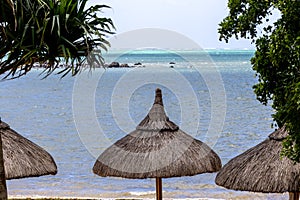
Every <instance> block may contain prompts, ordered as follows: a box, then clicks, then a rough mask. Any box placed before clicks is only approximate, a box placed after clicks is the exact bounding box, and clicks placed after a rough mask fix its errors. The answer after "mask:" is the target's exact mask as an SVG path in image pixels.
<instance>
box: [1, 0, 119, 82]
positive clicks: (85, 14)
mask: <svg viewBox="0 0 300 200" xmlns="http://www.w3.org/2000/svg"><path fill="white" fill-rule="evenodd" d="M87 1H88V0H34V1H32V0H0V13H1V14H0V30H1V32H0V75H1V74H5V78H16V77H19V76H22V75H25V74H26V73H27V72H29V71H30V70H31V69H32V67H33V66H34V65H36V64H37V63H38V64H39V65H41V66H43V67H45V71H44V72H45V73H46V76H47V75H49V74H51V73H52V72H53V71H54V70H55V69H56V68H58V67H59V65H60V64H62V63H63V64H64V65H65V66H66V67H65V68H63V69H62V70H61V71H60V73H62V75H63V76H64V75H66V74H67V73H69V72H71V73H72V75H76V74H77V73H78V72H79V71H80V69H81V68H82V67H83V66H84V65H85V64H87V65H89V66H94V65H102V64H103V58H102V56H101V49H102V50H103V49H104V50H106V49H107V47H108V46H109V43H108V41H107V40H106V36H107V35H109V34H112V33H113V32H112V30H113V29H114V26H113V22H112V20H111V19H110V18H105V17H99V16H98V15H99V13H100V12H101V10H102V9H103V8H109V7H108V6H106V5H95V6H91V7H89V8H87V9H86V8H85V7H86V3H87Z"/></svg>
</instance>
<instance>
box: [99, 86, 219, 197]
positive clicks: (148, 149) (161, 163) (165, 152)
mask: <svg viewBox="0 0 300 200" xmlns="http://www.w3.org/2000/svg"><path fill="white" fill-rule="evenodd" d="M220 168H221V160H220V158H219V157H218V155H217V154H216V153H215V152H214V151H213V150H212V149H211V148H210V147H208V146H207V145H206V144H205V143H203V142H201V141H199V140H196V139H194V138H193V137H191V136H190V135H188V134H186V133H185V132H183V131H182V130H180V129H179V127H178V126H177V125H176V124H174V123H173V122H172V121H170V120H169V118H168V117H167V116H166V113H165V111H164V106H163V101H162V95H161V90H160V89H157V90H156V96H155V101H154V104H153V106H152V108H151V110H150V111H149V113H148V115H147V116H146V117H145V119H144V120H143V121H141V122H140V124H139V125H138V126H137V128H136V130H135V131H133V132H131V133H130V134H128V135H126V136H125V137H123V138H122V139H120V140H119V141H117V142H116V143H115V144H113V145H112V146H110V147H109V148H108V149H106V150H105V151H104V152H103V153H102V154H101V155H100V156H99V158H98V159H97V161H96V163H95V165H94V167H93V172H94V173H95V174H98V175H100V176H104V177H105V176H114V177H124V178H133V179H144V178H156V197H157V199H162V185H161V184H162V182H161V178H169V177H179V176H192V175H195V174H201V173H206V172H216V171H218V170H219V169H220Z"/></svg>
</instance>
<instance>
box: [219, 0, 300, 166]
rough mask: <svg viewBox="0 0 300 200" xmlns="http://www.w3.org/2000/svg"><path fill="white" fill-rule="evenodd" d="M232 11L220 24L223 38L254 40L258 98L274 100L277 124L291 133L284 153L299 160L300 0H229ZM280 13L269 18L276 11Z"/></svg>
mask: <svg viewBox="0 0 300 200" xmlns="http://www.w3.org/2000/svg"><path fill="white" fill-rule="evenodd" d="M228 7H229V9H230V12H229V14H228V16H227V17H226V18H224V19H223V21H222V22H221V23H220V24H219V25H220V27H219V30H218V31H219V33H220V40H225V41H226V42H228V40H229V38H231V37H233V36H234V37H236V38H237V39H238V38H246V39H251V40H252V42H255V45H256V52H255V55H254V57H253V58H252V59H251V64H252V66H253V69H254V70H255V71H256V75H257V78H258V83H257V84H256V85H254V87H253V88H254V92H255V93H256V95H257V99H258V100H259V101H260V102H261V103H262V104H264V105H267V104H271V105H272V107H273V109H274V114H273V115H272V117H273V119H274V121H275V124H276V125H278V126H279V127H282V126H283V125H285V126H286V129H287V130H288V131H289V133H290V134H289V136H288V138H286V139H285V140H284V142H283V150H282V155H285V156H287V157H289V158H290V159H292V160H293V161H296V162H299V161H300V1H299V0H229V1H228ZM275 10H276V11H279V12H280V17H279V18H278V20H277V21H275V22H274V23H265V22H268V21H269V18H270V16H271V15H272V13H273V12H274V11H275Z"/></svg>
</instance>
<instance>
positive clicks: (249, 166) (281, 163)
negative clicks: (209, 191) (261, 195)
mask: <svg viewBox="0 0 300 200" xmlns="http://www.w3.org/2000/svg"><path fill="white" fill-rule="evenodd" d="M287 134H288V133H287V131H285V129H284V127H283V128H281V129H278V130H277V131H275V132H273V133H272V134H271V135H269V137H268V138H267V139H266V140H265V141H263V142H261V143H260V144H258V145H256V146H254V147H252V148H251V149H249V150H247V151H246V152H244V153H242V154H241V155H239V156H237V157H235V158H233V159H232V160H230V161H229V162H228V163H227V164H226V165H224V167H223V168H222V169H221V170H220V172H219V173H218V174H217V177H216V180H215V181H216V184H217V185H220V186H223V187H225V188H228V189H233V190H242V191H253V192H265V193H283V192H298V191H300V164H294V163H293V162H292V161H291V160H289V159H288V158H286V157H283V158H281V157H280V152H281V149H282V140H283V139H284V138H285V137H286V136H287Z"/></svg>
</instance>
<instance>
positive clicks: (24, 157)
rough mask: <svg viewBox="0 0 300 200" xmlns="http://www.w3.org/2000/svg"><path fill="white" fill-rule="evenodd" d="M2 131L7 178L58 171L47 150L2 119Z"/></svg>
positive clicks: (53, 173) (0, 128) (0, 127)
mask: <svg viewBox="0 0 300 200" xmlns="http://www.w3.org/2000/svg"><path fill="white" fill-rule="evenodd" d="M0 133H1V138H2V149H3V159H4V169H5V178H6V179H17V178H24V177H36V176H42V175H48V174H52V175H55V174H56V173H57V167H56V164H55V162H54V160H53V158H52V157H51V155H50V154H49V153H48V152H47V151H45V150H44V149H43V148H41V147H40V146H38V145H36V144H35V143H33V142H31V141H30V140H28V139H26V138H24V137H23V136H21V135H20V134H18V133H17V132H16V131H14V130H13V129H11V128H10V127H9V125H8V124H6V123H5V122H2V121H1V120H0Z"/></svg>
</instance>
